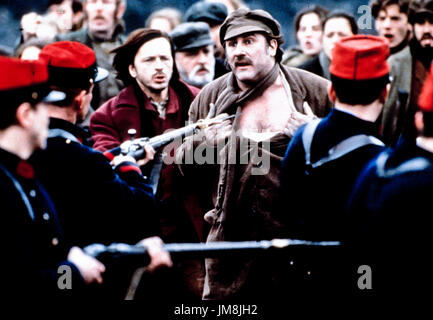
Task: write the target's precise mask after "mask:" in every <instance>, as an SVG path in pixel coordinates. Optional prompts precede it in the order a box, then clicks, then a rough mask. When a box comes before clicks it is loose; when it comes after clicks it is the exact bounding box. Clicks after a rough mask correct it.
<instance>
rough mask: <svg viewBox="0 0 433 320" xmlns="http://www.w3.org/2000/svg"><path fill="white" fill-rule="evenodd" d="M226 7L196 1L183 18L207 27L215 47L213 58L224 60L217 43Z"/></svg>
mask: <svg viewBox="0 0 433 320" xmlns="http://www.w3.org/2000/svg"><path fill="white" fill-rule="evenodd" d="M227 14H228V13H227V7H226V6H225V5H224V4H222V3H218V2H213V3H212V2H206V1H197V2H196V3H194V4H193V5H192V6H191V7H189V8H188V9H187V10H186V12H185V15H184V16H183V19H184V21H186V22H197V21H202V22H205V23H207V24H208V25H209V28H210V33H211V36H212V40H213V42H214V46H215V52H214V54H215V57H217V58H221V59H223V58H224V56H225V55H224V48H223V46H222V45H221V43H220V42H219V30H220V27H221V25H222V24H223V22H224V20H225V19H226V18H227Z"/></svg>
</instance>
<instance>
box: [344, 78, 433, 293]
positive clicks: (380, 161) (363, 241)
mask: <svg viewBox="0 0 433 320" xmlns="http://www.w3.org/2000/svg"><path fill="white" fill-rule="evenodd" d="M418 106H419V108H418V110H417V112H416V114H415V120H414V125H415V127H416V129H417V131H418V134H417V138H416V140H415V141H413V140H407V139H400V140H399V143H398V144H397V145H396V146H395V147H394V148H392V149H391V148H389V149H387V150H386V151H384V152H382V153H381V154H380V155H379V156H378V157H377V158H375V159H374V160H372V161H371V162H370V163H369V164H368V166H367V167H366V168H365V169H364V170H363V172H362V174H361V175H360V176H359V179H358V181H357V183H356V186H355V188H354V189H353V191H352V195H351V197H350V198H349V201H348V206H347V207H348V215H349V218H350V221H351V222H352V223H351V229H350V230H351V237H350V238H349V239H348V240H349V244H350V245H352V246H353V247H352V250H353V251H354V256H355V257H356V258H357V259H356V260H355V261H356V262H357V264H358V265H361V264H362V265H368V266H369V267H370V268H371V274H372V279H373V280H372V288H373V290H372V292H373V293H374V294H375V295H376V296H377V295H378V294H386V295H387V296H389V294H392V295H401V294H407V292H414V293H416V292H424V290H425V286H426V285H427V284H428V283H430V281H431V276H430V273H428V272H424V271H423V270H425V268H429V266H430V260H431V259H430V257H429V252H430V248H431V237H430V232H431V228H432V224H431V222H430V221H431V219H430V215H429V212H430V211H429V208H430V206H431V195H432V190H433V73H432V71H430V74H429V76H428V78H427V80H426V82H425V84H424V87H423V90H422V93H421V95H420V97H419V100H418Z"/></svg>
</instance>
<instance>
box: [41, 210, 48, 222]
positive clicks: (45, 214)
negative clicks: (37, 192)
mask: <svg viewBox="0 0 433 320" xmlns="http://www.w3.org/2000/svg"><path fill="white" fill-rule="evenodd" d="M42 218H43V219H44V220H45V221H48V220H50V215H49V214H48V213H46V212H45V213H44V214H43V215H42Z"/></svg>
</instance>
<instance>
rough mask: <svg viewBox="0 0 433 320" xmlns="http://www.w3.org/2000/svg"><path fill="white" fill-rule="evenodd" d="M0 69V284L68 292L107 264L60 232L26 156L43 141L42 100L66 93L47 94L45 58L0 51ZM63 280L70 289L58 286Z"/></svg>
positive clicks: (13, 289)
mask: <svg viewBox="0 0 433 320" xmlns="http://www.w3.org/2000/svg"><path fill="white" fill-rule="evenodd" d="M0 69H1V70H2V72H1V74H0V100H1V101H2V107H1V108H0V114H1V116H0V199H1V204H2V210H1V212H2V226H3V231H2V232H1V241H2V243H4V244H6V245H5V246H4V248H3V252H2V257H3V263H2V271H3V274H5V275H7V276H6V277H5V279H4V281H3V283H2V285H3V288H4V289H5V290H6V291H7V296H6V300H9V299H24V300H34V299H46V298H56V297H57V298H59V297H71V294H74V293H76V292H77V293H80V292H81V291H80V289H82V288H83V284H85V283H86V284H90V283H96V282H98V283H101V282H102V273H103V272H104V271H105V267H104V266H103V265H102V264H101V263H100V262H99V261H97V260H95V259H93V258H91V257H90V256H87V255H85V254H84V252H83V251H82V250H81V249H80V248H78V247H75V246H74V247H71V245H70V243H69V242H68V241H67V240H66V239H65V238H64V237H63V232H62V229H61V226H60V224H59V220H58V217H57V213H56V210H55V208H54V205H53V203H52V202H51V198H50V197H49V196H48V194H47V192H46V191H45V189H44V188H43V187H42V185H41V184H40V182H39V181H38V180H37V179H36V178H35V170H34V168H33V166H32V165H31V164H30V163H29V162H27V160H28V158H29V157H30V156H31V154H32V153H33V152H34V151H35V150H37V149H41V148H45V146H46V139H47V136H48V122H49V120H48V113H47V106H46V105H45V103H52V102H55V101H59V100H61V99H64V96H65V95H64V94H62V93H61V92H51V93H50V94H48V93H49V92H50V89H49V86H48V70H47V65H46V64H45V63H42V62H40V61H37V62H33V61H32V62H30V61H22V60H18V59H13V58H3V57H1V58H0ZM59 270H60V271H59ZM65 272H66V273H67V274H68V275H69V276H70V278H69V279H68V280H66V282H67V283H68V284H66V282H63V281H62V280H61V279H60V277H61V276H62V275H64V274H65ZM59 279H60V280H59ZM65 286H66V287H67V288H69V289H72V290H61V289H62V288H63V289H64V288H65ZM72 296H73V295H72ZM75 297H77V296H75Z"/></svg>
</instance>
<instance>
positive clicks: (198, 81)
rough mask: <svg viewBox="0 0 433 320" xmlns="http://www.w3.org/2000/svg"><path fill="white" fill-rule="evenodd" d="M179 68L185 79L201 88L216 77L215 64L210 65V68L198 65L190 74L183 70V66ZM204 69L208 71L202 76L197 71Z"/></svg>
mask: <svg viewBox="0 0 433 320" xmlns="http://www.w3.org/2000/svg"><path fill="white" fill-rule="evenodd" d="M178 69H179V74H180V76H181V78H182V79H184V80H185V81H186V82H187V83H188V84H190V85H193V86H196V87H199V88H202V87H204V86H205V85H207V84H208V83H209V82H211V81H212V80H213V78H214V77H215V70H214V69H215V65H210V66H209V68H208V67H203V66H200V65H198V66H196V67H194V69H192V71H191V72H190V73H189V74H188V73H186V72H185V70H182V69H181V68H178ZM202 69H206V70H207V71H208V73H206V74H205V75H202V76H199V75H197V72H198V71H200V70H202Z"/></svg>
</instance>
